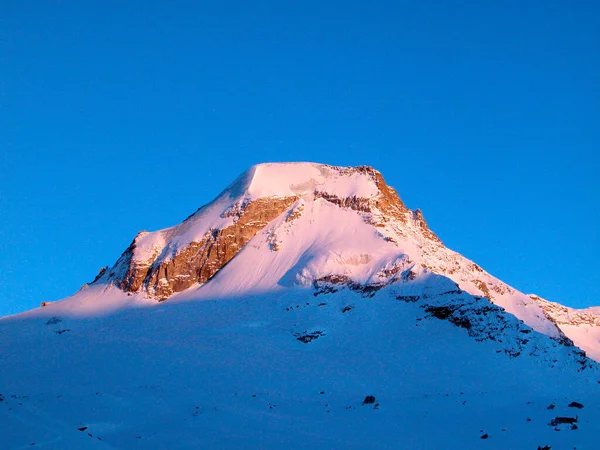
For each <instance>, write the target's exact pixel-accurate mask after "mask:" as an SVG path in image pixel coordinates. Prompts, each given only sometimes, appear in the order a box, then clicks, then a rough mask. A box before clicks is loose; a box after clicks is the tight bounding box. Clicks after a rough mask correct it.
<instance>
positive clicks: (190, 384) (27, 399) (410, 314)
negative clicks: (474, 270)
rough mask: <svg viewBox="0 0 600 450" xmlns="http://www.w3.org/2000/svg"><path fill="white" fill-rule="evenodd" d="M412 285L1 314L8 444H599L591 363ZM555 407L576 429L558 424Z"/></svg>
mask: <svg viewBox="0 0 600 450" xmlns="http://www.w3.org/2000/svg"><path fill="white" fill-rule="evenodd" d="M91 289H93V288H91ZM113 289H114V288H108V290H109V291H110V290H113ZM403 293H404V294H408V293H409V292H408V291H407V292H396V293H395V294H397V295H391V293H390V292H386V291H385V290H382V291H380V292H378V293H377V294H375V295H374V296H373V297H364V296H363V295H361V294H360V293H358V292H354V291H352V290H350V289H343V290H341V291H338V292H336V293H329V294H327V293H323V294H320V295H317V296H315V295H313V294H314V293H313V291H312V290H311V289H304V290H303V289H291V290H286V291H285V292H281V293H277V294H262V295H260V294H254V295H249V296H244V297H241V298H240V297H231V298H219V299H217V300H205V301H200V302H193V301H190V302H178V303H173V304H168V303H162V304H158V305H152V306H147V307H134V308H131V309H127V310H124V311H121V312H119V313H117V314H114V315H107V316H104V317H94V318H89V317H86V318H76V317H67V316H53V315H47V316H42V315H38V316H36V317H33V316H29V317H26V318H22V319H13V320H12V321H11V322H10V323H7V321H6V320H5V321H3V323H2V326H1V327H0V333H1V334H0V367H2V375H1V377H0V392H1V393H2V395H3V397H4V401H3V402H0V417H1V419H0V429H1V431H2V437H3V446H4V448H25V447H29V446H30V444H32V443H35V446H36V447H39V446H41V447H42V448H55V449H67V448H73V449H79V448H92V447H94V446H96V447H98V448H156V449H164V448H284V447H285V448H289V447H291V448H315V447H319V448H323V447H325V448H441V447H444V448H478V449H479V448H524V449H527V448H531V449H535V448H537V446H538V445H542V446H543V445H552V448H555V449H556V448H558V449H560V448H574V447H576V448H578V449H582V448H596V441H597V432H598V426H597V424H598V421H599V420H600V392H599V390H598V386H599V385H598V380H599V379H600V378H599V374H598V371H597V370H596V369H595V368H594V367H591V366H588V367H587V368H585V369H583V370H582V367H583V366H582V364H581V363H580V362H577V361H576V360H574V359H573V358H571V357H570V356H569V354H568V349H567V348H566V347H564V346H561V345H557V346H555V347H552V346H549V347H546V346H545V344H547V342H546V341H548V338H547V337H546V336H544V335H541V334H538V333H536V332H530V333H522V332H521V331H520V330H516V331H515V330H513V331H511V332H510V333H508V334H506V335H505V338H504V339H505V340H504V341H503V342H500V341H499V340H493V339H485V340H481V341H479V340H477V339H474V338H473V337H471V336H469V333H468V330H467V329H464V328H460V327H457V326H455V325H453V324H452V323H450V322H449V321H446V320H441V319H438V318H436V317H433V316H432V315H431V313H430V312H427V311H426V310H425V309H424V308H423V307H422V306H421V305H420V304H419V302H418V301H417V302H414V303H413V302H410V301H409V302H407V301H405V300H404V299H400V300H398V299H396V296H399V295H400V294H403ZM107 294H108V295H113V294H114V293H110V292H108V293H107ZM105 295H106V294H105ZM99 297H100V298H101V297H102V294H100V296H99ZM482 301H485V300H482ZM46 309H49V308H44V310H46ZM525 329H526V328H523V330H525ZM513 333H514V334H516V335H522V336H523V337H525V338H527V339H529V340H530V343H532V344H529V343H528V344H525V346H524V348H525V353H524V354H523V355H520V356H516V355H515V354H514V353H512V354H511V353H510V352H506V351H505V349H506V348H507V345H509V344H508V343H507V341H511V340H514V339H515V338H517V337H519V336H515V335H513ZM307 336H308V337H307ZM311 337H312V338H313V339H312V340H311ZM303 341H308V342H303ZM530 353H533V354H534V355H536V356H530ZM554 361H557V362H554ZM368 395H372V396H374V397H375V399H376V400H375V404H377V407H375V404H370V405H362V402H363V400H364V399H365V397H366V396H368ZM573 401H577V402H580V403H582V404H583V405H584V408H583V409H574V408H569V407H568V405H569V404H570V403H571V402H573ZM552 404H554V405H555V408H554V409H547V407H548V406H550V405H552ZM559 416H565V417H572V418H575V417H577V420H578V421H577V426H578V429H576V430H571V429H570V428H571V426H570V425H560V426H559V427H558V429H559V430H560V431H556V430H555V427H554V426H550V425H549V422H550V421H551V420H552V419H553V418H555V417H559ZM529 419H530V420H529ZM84 427H87V428H86V429H85V430H83V431H79V429H80V428H81V429H83V428H84ZM88 433H89V434H91V436H89V435H88ZM486 434H487V435H488V439H482V438H481V437H482V436H483V435H486ZM98 438H100V439H101V440H100V439H98Z"/></svg>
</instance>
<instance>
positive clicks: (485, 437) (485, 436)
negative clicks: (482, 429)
mask: <svg viewBox="0 0 600 450" xmlns="http://www.w3.org/2000/svg"><path fill="white" fill-rule="evenodd" d="M489 437H490V436H489V435H488V434H487V433H485V434H482V435H481V439H487V438H489Z"/></svg>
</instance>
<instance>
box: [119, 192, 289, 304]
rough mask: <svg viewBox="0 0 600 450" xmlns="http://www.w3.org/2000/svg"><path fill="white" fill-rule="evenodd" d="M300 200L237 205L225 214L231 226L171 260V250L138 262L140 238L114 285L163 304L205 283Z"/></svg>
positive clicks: (217, 230) (121, 262)
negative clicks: (167, 255) (173, 296)
mask: <svg viewBox="0 0 600 450" xmlns="http://www.w3.org/2000/svg"><path fill="white" fill-rule="evenodd" d="M296 200H297V197H285V198H261V199H257V200H255V201H251V202H247V203H243V204H236V205H234V207H233V208H231V209H230V210H228V211H226V212H225V213H223V214H222V216H223V217H232V218H233V223H232V224H231V225H229V226H226V227H224V228H214V229H211V230H209V231H208V232H207V233H206V234H205V235H204V236H203V237H202V239H201V240H199V241H192V242H190V243H188V244H187V245H186V246H184V247H183V248H180V249H178V250H177V251H176V252H175V253H174V254H172V256H171V257H161V255H164V253H165V250H168V249H169V248H168V247H167V248H166V249H163V251H162V253H161V252H159V251H158V250H157V251H155V252H154V254H153V255H152V256H151V257H150V258H148V259H147V260H142V261H140V260H136V259H135V258H134V255H135V253H136V246H137V243H138V238H140V237H141V236H143V234H142V235H138V236H137V237H136V238H135V239H134V240H133V242H132V244H131V245H130V246H129V248H128V249H127V250H126V251H125V253H124V254H123V256H121V258H120V259H119V261H118V262H117V264H116V269H115V270H113V271H112V272H111V273H110V276H111V277H112V281H113V283H114V284H115V285H117V286H118V287H119V288H121V289H122V290H124V291H126V292H138V291H140V290H144V291H145V292H147V293H148V294H150V295H153V296H155V297H156V298H157V299H159V300H165V299H166V298H168V297H169V296H171V295H172V294H174V293H176V292H181V291H183V290H185V289H187V288H189V287H190V286H192V285H194V284H196V283H200V284H202V283H205V282H207V281H208V280H210V279H211V278H212V277H213V276H214V275H215V274H216V273H217V272H218V271H219V270H220V269H221V268H222V267H223V266H224V265H225V264H227V263H228V262H229V261H230V260H231V259H232V258H233V257H234V256H235V255H236V254H237V253H238V252H239V251H240V250H241V249H242V248H243V247H244V245H246V244H247V243H248V241H249V240H250V239H252V238H253V237H254V236H255V235H256V233H258V232H259V231H260V230H262V229H263V228H264V227H265V226H266V225H267V224H268V223H269V222H270V221H271V220H273V219H274V218H276V217H278V216H279V215H280V214H282V213H283V212H284V211H286V210H287V209H288V208H289V207H290V206H291V205H292V204H293V203H294V202H295V201H296ZM119 269H120V271H119ZM123 269H124V271H123Z"/></svg>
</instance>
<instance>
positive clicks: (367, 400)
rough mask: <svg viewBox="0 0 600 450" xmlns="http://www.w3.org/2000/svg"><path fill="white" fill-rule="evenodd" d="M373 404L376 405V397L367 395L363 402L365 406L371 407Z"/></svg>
mask: <svg viewBox="0 0 600 450" xmlns="http://www.w3.org/2000/svg"><path fill="white" fill-rule="evenodd" d="M373 403H375V397H374V396H373V395H367V396H366V397H365V399H364V400H363V402H362V404H363V405H371V404H373Z"/></svg>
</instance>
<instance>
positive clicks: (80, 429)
mask: <svg viewBox="0 0 600 450" xmlns="http://www.w3.org/2000/svg"><path fill="white" fill-rule="evenodd" d="M77 429H78V430H79V431H85V430H87V429H88V427H81V428H77Z"/></svg>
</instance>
